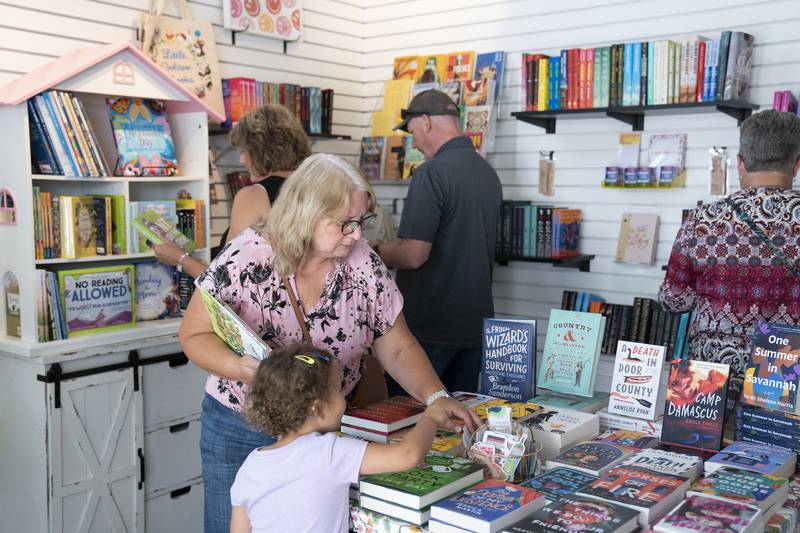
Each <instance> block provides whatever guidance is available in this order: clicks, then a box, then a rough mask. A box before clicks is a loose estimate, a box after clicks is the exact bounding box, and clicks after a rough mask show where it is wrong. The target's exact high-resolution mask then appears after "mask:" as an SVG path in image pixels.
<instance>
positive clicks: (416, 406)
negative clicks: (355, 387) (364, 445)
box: [340, 396, 425, 443]
mask: <svg viewBox="0 0 800 533" xmlns="http://www.w3.org/2000/svg"><path fill="white" fill-rule="evenodd" d="M424 410H425V406H424V405H422V404H421V403H419V402H418V401H416V400H415V399H413V398H411V397H410V396H395V397H393V398H389V399H387V400H384V401H382V402H378V403H376V404H372V405H369V406H367V407H360V408H356V409H349V410H347V412H345V414H344V416H342V427H341V429H340V431H341V432H342V433H346V434H348V435H354V436H356V437H361V438H362V439H366V440H370V441H373V442H381V443H388V442H389V441H390V440H391V438H392V437H393V434H394V433H395V432H396V431H398V430H402V429H403V428H407V427H409V426H413V425H414V424H415V423H416V422H417V420H419V419H420V417H421V416H422V412H423V411H424Z"/></svg>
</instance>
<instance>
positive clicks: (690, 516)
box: [653, 496, 761, 533]
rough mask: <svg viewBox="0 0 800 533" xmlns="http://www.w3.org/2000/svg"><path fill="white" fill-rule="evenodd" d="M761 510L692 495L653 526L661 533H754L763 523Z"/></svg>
mask: <svg viewBox="0 0 800 533" xmlns="http://www.w3.org/2000/svg"><path fill="white" fill-rule="evenodd" d="M760 515H761V512H760V511H759V510H758V509H757V508H755V507H752V506H750V505H744V504H741V503H734V502H728V501H724V500H717V499H715V498H706V497H703V496H689V497H688V498H686V499H685V500H684V501H682V502H681V503H680V504H678V506H677V507H675V508H674V509H673V510H672V511H670V513H669V514H668V515H667V516H665V517H664V519H663V520H661V521H660V522H659V523H657V524H656V525H655V527H654V528H653V529H654V530H655V531H658V532H659V533H685V532H687V531H697V532H700V533H708V532H717V531H728V532H734V533H755V532H756V531H758V530H759V526H760V525H761V520H760V518H761V517H760Z"/></svg>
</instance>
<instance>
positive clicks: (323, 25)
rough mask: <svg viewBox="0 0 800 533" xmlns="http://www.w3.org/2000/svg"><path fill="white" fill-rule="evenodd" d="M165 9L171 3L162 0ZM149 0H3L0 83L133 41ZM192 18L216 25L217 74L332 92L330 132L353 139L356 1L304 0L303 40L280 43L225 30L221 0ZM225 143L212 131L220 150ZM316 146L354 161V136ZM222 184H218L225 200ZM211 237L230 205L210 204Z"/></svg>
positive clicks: (358, 77)
mask: <svg viewBox="0 0 800 533" xmlns="http://www.w3.org/2000/svg"><path fill="white" fill-rule="evenodd" d="M166 3H167V6H168V7H167V11H166V14H167V15H168V16H174V15H175V13H176V10H175V6H174V5H173V2H172V1H171V0H168V1H167V2H166ZM147 6H148V2H147V0H37V1H36V2H30V1H23V0H9V1H4V2H2V3H0V85H2V84H4V83H6V82H8V81H11V80H13V79H16V78H17V77H19V76H21V75H22V74H25V73H27V72H29V71H31V70H33V69H35V68H37V67H39V66H42V65H44V64H46V63H48V62H50V61H52V60H53V59H55V58H56V57H58V56H60V55H63V54H65V53H67V52H69V51H72V50H75V49H78V48H84V47H87V46H93V45H98V44H105V43H111V42H124V41H130V42H134V41H135V39H136V31H135V29H136V27H137V21H138V19H139V15H140V14H141V13H143V12H144V11H145V10H146V9H147ZM189 8H190V11H191V13H192V15H193V16H194V18H197V19H204V20H208V21H210V22H211V23H212V25H213V27H214V31H215V36H216V42H217V49H218V52H219V59H220V68H221V74H222V77H226V78H227V77H234V76H250V77H253V78H255V79H257V80H260V81H270V82H283V83H297V84H301V85H317V86H320V87H323V88H331V89H334V90H335V91H336V96H335V99H334V106H335V109H334V114H333V131H334V133H338V134H343V135H352V136H353V137H354V138H357V137H359V136H360V135H361V132H362V129H363V126H364V121H365V120H368V118H369V117H368V115H366V114H365V113H364V112H363V111H364V104H363V92H364V85H363V82H362V80H363V68H362V62H363V57H364V21H363V17H364V12H365V10H364V8H363V7H362V6H359V5H356V4H354V3H353V2H340V1H336V0H305V1H304V24H305V30H304V33H303V39H302V40H301V41H299V42H295V43H289V44H288V46H287V54H285V55H284V53H283V43H282V42H281V41H277V40H274V39H265V38H261V37H255V36H250V35H245V34H237V36H236V45H235V46H233V45H232V44H231V32H230V31H228V30H224V29H222V0H193V1H191V2H190V3H189ZM226 144H227V138H225V137H213V138H212V141H211V145H212V148H214V149H215V150H216V151H217V152H219V151H221V150H222V149H224V147H225V145H226ZM313 148H314V150H315V151H326V152H333V153H338V154H340V155H343V156H345V157H347V158H349V159H351V160H353V158H354V157H355V155H356V154H357V153H358V149H359V143H358V141H357V140H355V141H321V142H317V143H316V144H315V145H314V147H313ZM218 163H219V165H220V166H219V170H220V172H221V173H222V174H223V176H224V173H225V172H229V171H231V170H234V169H236V168H237V165H238V156H237V155H236V154H235V153H234V152H228V153H227V154H226V155H224V156H223V157H222V158H221V159H220V160H219V162H218ZM226 192H227V187H224V186H222V185H219V186H217V193H218V196H220V198H222V199H223V200H225V199H226V198H227V196H226ZM211 216H212V221H211V222H212V223H211V239H212V242H216V241H217V240H218V239H219V234H220V233H221V232H222V230H223V229H225V227H226V226H227V224H228V216H229V212H228V204H227V202H225V201H223V202H220V203H219V204H215V205H212V206H211Z"/></svg>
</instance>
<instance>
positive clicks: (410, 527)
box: [350, 502, 428, 533]
mask: <svg viewBox="0 0 800 533" xmlns="http://www.w3.org/2000/svg"><path fill="white" fill-rule="evenodd" d="M350 525H351V526H352V530H353V531H358V532H360V533H367V532H369V533H428V530H427V528H423V527H422V526H417V525H415V524H411V523H409V522H406V521H403V520H400V519H397V518H394V517H391V516H387V515H384V514H381V513H377V512H375V511H372V510H370V509H364V508H363V507H359V506H358V505H356V504H353V503H352V502H351V503H350Z"/></svg>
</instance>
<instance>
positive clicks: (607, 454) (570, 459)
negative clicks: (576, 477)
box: [546, 441, 636, 476]
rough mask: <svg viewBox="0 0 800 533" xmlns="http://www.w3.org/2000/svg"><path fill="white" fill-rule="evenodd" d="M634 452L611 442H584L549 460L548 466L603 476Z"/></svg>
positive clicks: (632, 449)
mask: <svg viewBox="0 0 800 533" xmlns="http://www.w3.org/2000/svg"><path fill="white" fill-rule="evenodd" d="M634 451H636V450H635V449H634V448H628V447H626V446H619V445H615V444H612V443H610V442H597V441H584V442H579V443H578V444H576V445H574V446H571V447H569V448H567V449H566V450H564V451H563V452H561V453H560V454H558V455H556V456H555V457H553V458H552V459H548V460H547V465H546V466H547V468H548V469H550V468H556V467H559V466H564V467H567V468H574V469H575V470H579V471H581V472H584V473H586V474H591V475H593V476H602V475H603V474H605V473H606V472H607V471H608V470H609V469H610V468H612V467H613V466H614V465H616V464H617V463H619V462H621V461H622V460H623V459H625V458H626V457H628V456H629V455H631V454H632V453H633V452H634Z"/></svg>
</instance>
